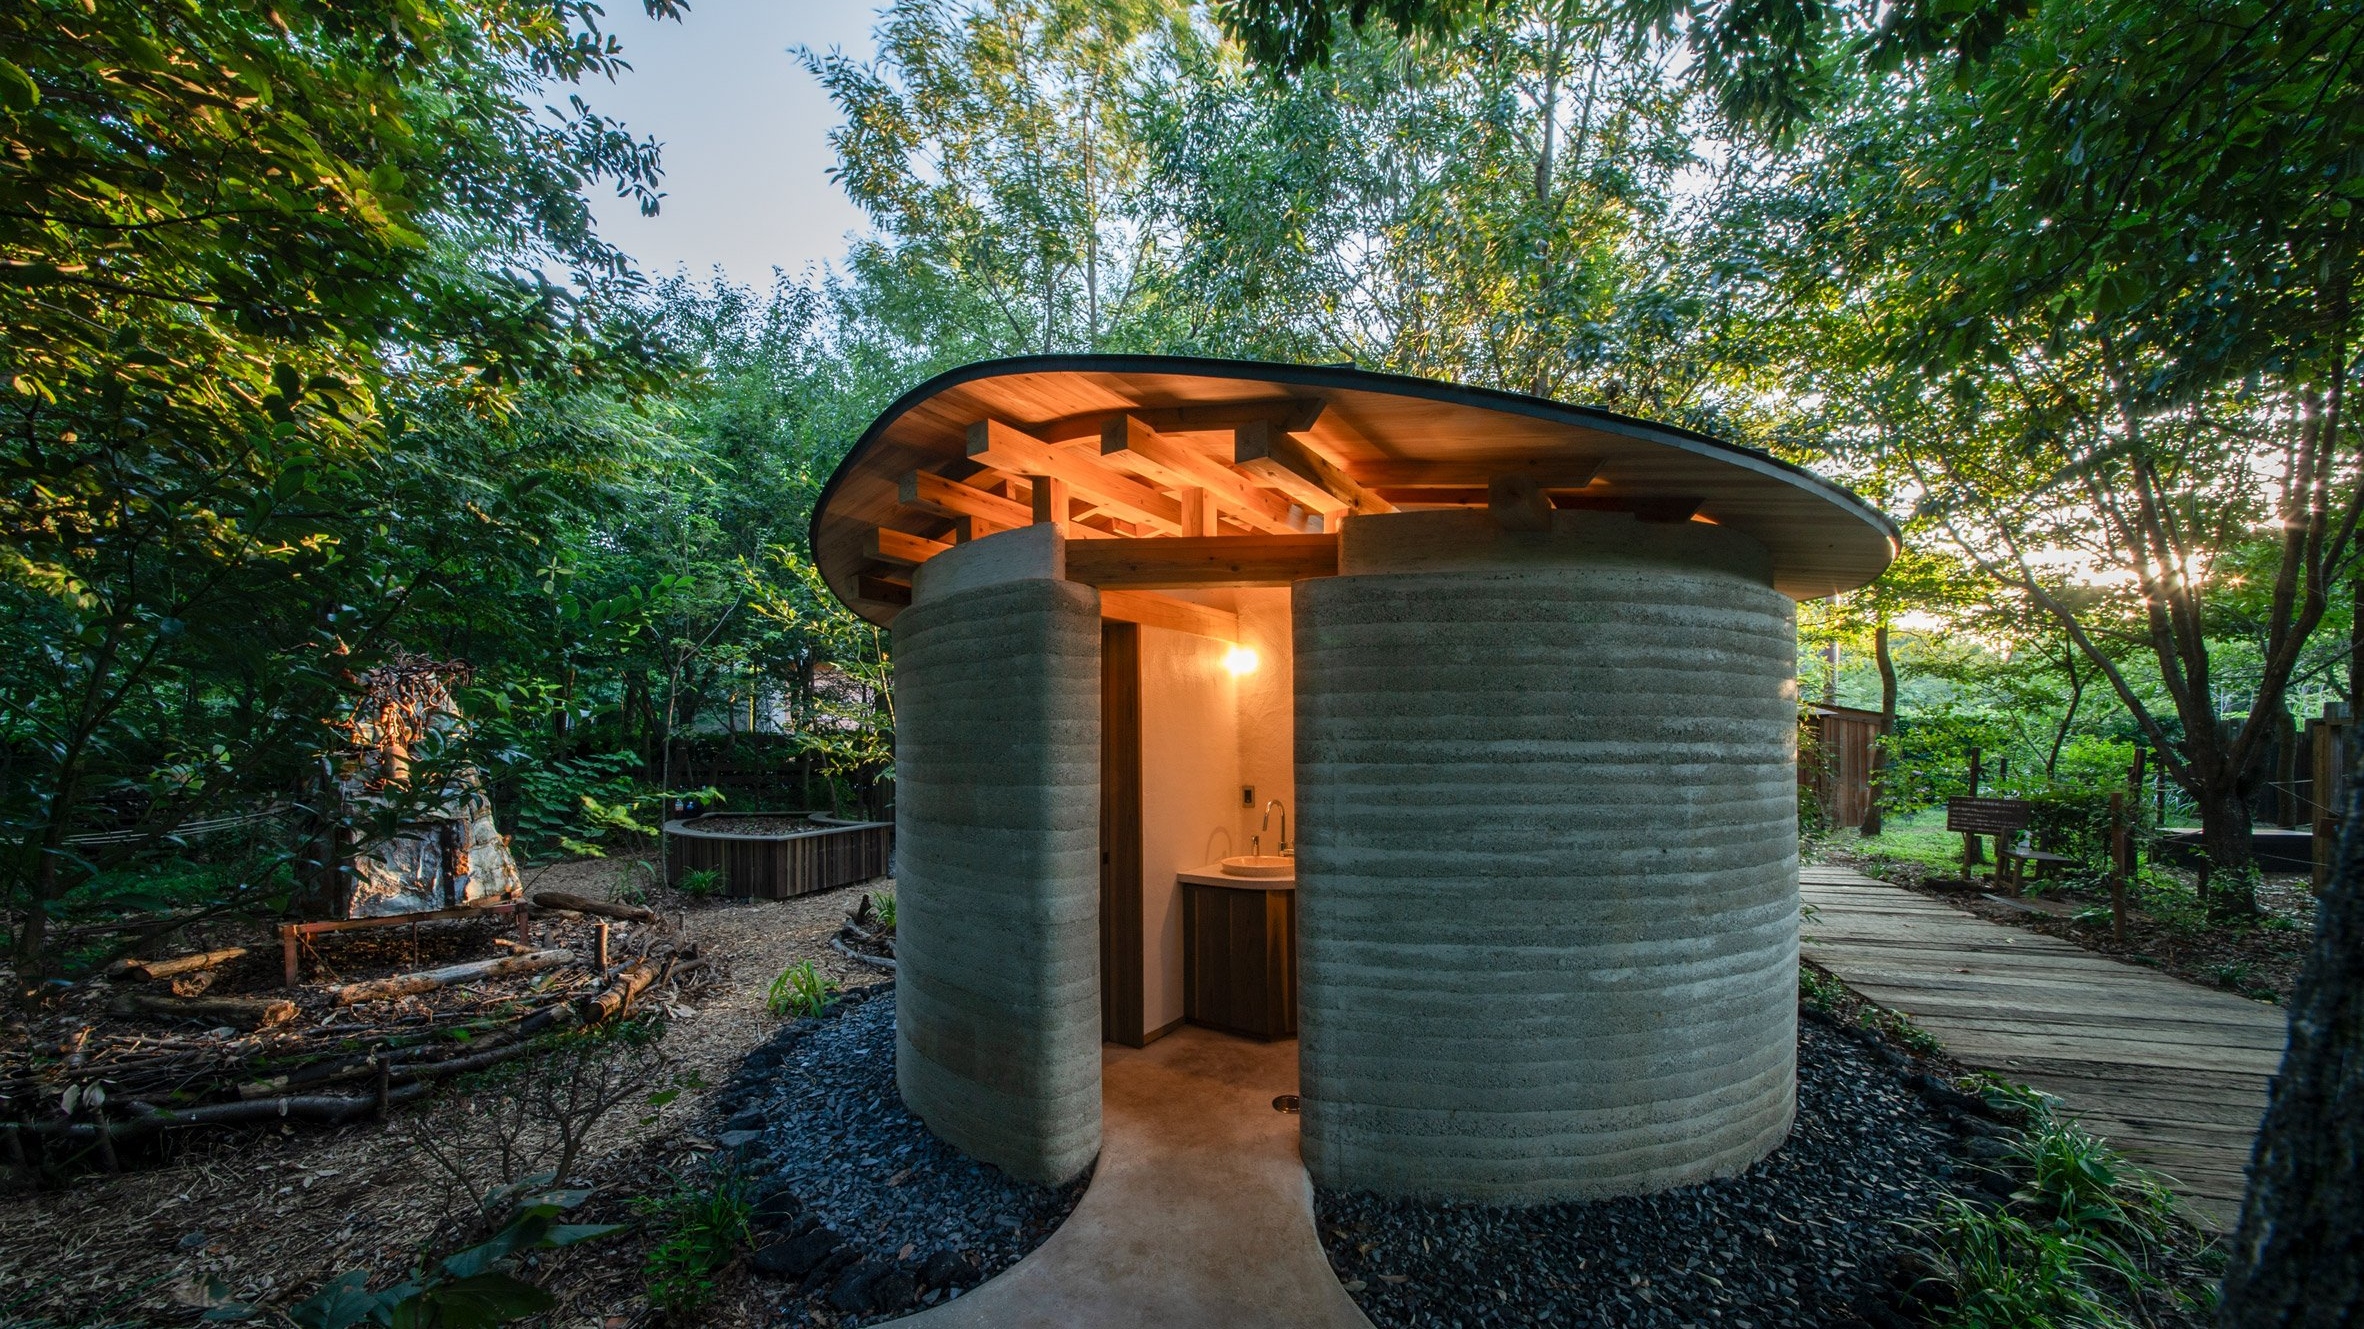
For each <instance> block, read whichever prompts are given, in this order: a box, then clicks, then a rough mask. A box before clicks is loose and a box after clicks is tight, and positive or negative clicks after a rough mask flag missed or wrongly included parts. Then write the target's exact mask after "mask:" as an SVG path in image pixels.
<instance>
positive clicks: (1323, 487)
mask: <svg viewBox="0 0 2364 1329" xmlns="http://www.w3.org/2000/svg"><path fill="white" fill-rule="evenodd" d="M1231 437H1232V454H1231V459H1232V461H1233V462H1235V463H1236V464H1237V465H1238V466H1239V468H1240V469H1241V470H1243V471H1246V472H1248V473H1250V474H1252V475H1254V476H1256V477H1257V478H1258V479H1260V480H1262V481H1264V482H1265V483H1267V484H1269V485H1271V486H1272V487H1274V488H1275V489H1278V490H1280V491H1281V492H1282V493H1285V494H1287V495H1288V496H1289V497H1290V498H1292V499H1294V500H1296V501H1297V502H1299V503H1301V504H1303V505H1305V506H1306V507H1308V508H1312V509H1314V510H1315V511H1317V512H1320V513H1322V514H1324V515H1325V516H1327V515H1328V514H1330V513H1333V512H1393V511H1395V504H1393V503H1390V502H1388V501H1387V500H1386V499H1384V498H1381V497H1379V496H1378V495H1377V494H1374V493H1372V492H1371V491H1370V490H1369V489H1366V488H1364V487H1363V486H1362V485H1360V484H1358V483H1356V482H1355V479H1354V477H1352V476H1350V475H1348V474H1347V473H1346V472H1345V471H1343V470H1340V469H1339V468H1338V467H1336V466H1335V465H1332V464H1331V463H1330V461H1329V460H1328V459H1327V458H1324V457H1321V456H1318V455H1316V454H1315V453H1314V452H1313V451H1312V450H1311V449H1309V448H1307V447H1306V446H1305V445H1304V444H1303V443H1301V442H1299V441H1298V440H1297V439H1296V438H1295V437H1293V436H1292V435H1290V434H1288V433H1285V432H1283V431H1282V430H1279V429H1276V428H1274V427H1273V426H1272V425H1271V424H1270V423H1269V422H1265V421H1255V422H1252V423H1249V424H1244V425H1241V426H1239V427H1238V428H1237V429H1234V430H1233V431H1232V435H1231Z"/></svg>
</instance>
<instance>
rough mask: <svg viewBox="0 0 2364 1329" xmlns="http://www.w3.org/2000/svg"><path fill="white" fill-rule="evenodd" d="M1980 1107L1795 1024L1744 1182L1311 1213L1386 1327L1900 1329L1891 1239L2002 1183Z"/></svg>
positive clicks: (1335, 1259)
mask: <svg viewBox="0 0 2364 1329" xmlns="http://www.w3.org/2000/svg"><path fill="white" fill-rule="evenodd" d="M1916 1086H1918V1087H1917V1088H1916ZM1971 1106H1972V1103H1971V1101H1970V1100H1969V1099H1968V1096H1967V1095H1960V1094H1956V1093H1953V1092H1952V1090H1951V1088H1950V1086H1945V1085H1943V1084H1941V1083H1939V1082H1938V1081H1936V1080H1935V1079H1933V1078H1931V1077H1929V1076H1928V1075H1926V1074H1925V1073H1921V1072H1916V1071H1915V1070H1914V1069H1913V1063H1912V1062H1911V1061H1910V1059H1909V1058H1906V1057H1904V1056H1902V1055H1901V1054H1899V1053H1897V1052H1896V1051H1895V1050H1894V1049H1892V1048H1889V1047H1887V1046H1885V1045H1882V1044H1880V1043H1879V1042H1878V1041H1877V1040H1876V1039H1875V1038H1873V1037H1872V1036H1870V1035H1868V1034H1865V1033H1863V1032H1862V1031H1860V1030H1853V1029H1847V1028H1845V1027H1841V1026H1834V1025H1832V1024H1827V1023H1824V1022H1822V1021H1820V1020H1819V1019H1814V1018H1801V1019H1800V1021H1799V1037H1798V1115H1797V1122H1796V1125H1795V1126H1794V1127H1793V1128H1792V1129H1791V1132H1790V1137H1789V1140H1788V1142H1787V1143H1786V1144H1784V1145H1783V1146H1782V1147H1781V1148H1780V1149H1778V1150H1776V1151H1775V1152H1774V1153H1773V1154H1772V1155H1771V1156H1770V1157H1768V1158H1766V1159H1764V1160H1763V1161H1761V1162H1759V1163H1757V1164H1756V1165H1755V1166H1754V1167H1751V1168H1750V1169H1748V1171H1746V1172H1744V1173H1742V1174H1741V1175H1739V1176H1737V1177H1732V1178H1728V1179H1725V1180H1721V1181H1713V1182H1707V1183H1703V1184H1701V1185H1696V1186H1686V1187H1683V1188H1681V1189H1679V1190H1672V1191H1664V1192H1661V1193H1659V1194H1656V1195H1646V1196H1636V1197H1632V1198H1628V1199H1620V1200H1608V1201H1601V1202H1597V1203H1592V1204H1552V1205H1539V1206H1535V1207H1532V1208H1507V1207H1502V1206H1486V1205H1470V1204H1440V1203H1429V1202H1421V1201H1411V1200H1401V1199H1388V1198H1381V1197H1377V1196H1372V1195H1367V1194H1339V1193H1334V1192H1330V1191H1327V1190H1324V1191H1319V1192H1317V1194H1316V1196H1315V1214H1316V1217H1317V1219H1318V1221H1319V1223H1320V1226H1321V1236H1322V1243H1323V1246H1324V1247H1325V1248H1326V1249H1327V1250H1328V1252H1329V1256H1330V1265H1331V1267H1332V1268H1333V1269H1335V1270H1336V1271H1337V1272H1338V1277H1339V1279H1340V1280H1341V1281H1342V1282H1343V1283H1344V1284H1345V1285H1346V1288H1347V1291H1348V1292H1350V1293H1351V1294H1352V1295H1353V1297H1354V1299H1355V1301H1356V1303H1357V1304H1358V1305H1360V1306H1361V1307H1362V1308H1363V1312H1364V1313H1365V1314H1366V1315H1368V1316H1370V1317H1371V1321H1372V1323H1373V1324H1374V1325H1377V1326H1379V1329H1415V1327H1416V1326H1417V1327H1418V1329H1447V1327H1450V1329H1478V1327H1479V1326H1495V1325H1506V1326H1507V1325H1535V1324H1567V1325H1617V1326H1627V1325H1632V1326H1659V1325H1664V1326H1677V1325H1683V1326H1688V1325H1715V1326H1730V1327H1731V1329H1743V1327H1744V1326H1775V1325H1780V1326H1790V1325H1795V1326H1816V1327H1820V1326H1845V1325H1854V1324H1860V1323H1864V1322H1867V1321H1868V1322H1869V1323H1871V1324H1873V1325H1877V1326H1882V1327H1883V1329H1884V1327H1885V1326H1889V1325H1892V1324H1897V1323H1900V1322H1901V1317H1900V1316H1898V1315H1897V1314H1896V1312H1895V1311H1894V1309H1892V1306H1893V1302H1892V1300H1891V1277H1892V1272H1891V1271H1892V1270H1893V1269H1894V1268H1895V1264H1894V1261H1895V1258H1896V1255H1897V1252H1898V1249H1899V1238H1900V1236H1901V1235H1902V1234H1901V1233H1900V1231H1899V1227H1898V1224H1899V1223H1900V1222H1909V1221H1911V1220H1914V1219H1919V1218H1924V1217H1928V1216H1930V1215H1932V1214H1933V1213H1934V1212H1935V1210H1936V1207H1937V1204H1936V1202H1937V1197H1938V1195H1939V1194H1940V1193H1941V1192H1942V1191H1945V1190H1949V1189H1950V1190H1972V1189H1976V1188H1977V1187H1979V1186H1980V1185H1982V1184H1985V1185H1990V1186H1991V1185H1993V1184H1995V1183H1993V1182H1990V1181H1987V1180H1986V1179H1987V1178H1989V1177H1991V1176H1992V1175H1993V1174H1990V1173H1986V1172H1985V1171H1984V1169H1981V1168H1978V1167H1976V1166H1975V1164H1973V1163H1971V1162H1969V1161H1968V1160H1969V1159H1970V1158H1971V1157H1973V1156H1978V1155H1981V1154H1985V1155H1992V1154H1994V1153H1997V1152H1999V1150H1998V1148H1997V1146H1996V1143H1995V1141H1994V1140H1992V1139H1987V1138H1980V1137H1985V1136H1988V1135H1991V1134H1992V1133H1993V1128H1991V1127H1989V1126H1987V1125H1986V1123H1984V1122H1982V1121H1979V1120H1976V1119H1975V1117H1974V1116H1971V1115H1964V1112H1963V1109H1965V1108H1969V1107H1971ZM1964 1136H1968V1137H1971V1138H1969V1139H1967V1140H1965V1139H1964V1138H1963V1137H1964Z"/></svg>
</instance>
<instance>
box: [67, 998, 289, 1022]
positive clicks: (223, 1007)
mask: <svg viewBox="0 0 2364 1329" xmlns="http://www.w3.org/2000/svg"><path fill="white" fill-rule="evenodd" d="M110 1005H112V1006H113V1007H114V1009H115V1010H116V1011H117V1012H118V1013H120V1014H124V1015H135V1014H142V1013H145V1014H148V1015H176V1016H181V1017H184V1018H186V1019H192V1020H217V1021H223V1022H226V1023H232V1024H243V1025H246V1026H247V1027H249V1028H253V1029H266V1028H269V1027H270V1026H272V1025H275V1024H285V1023H286V1022H288V1021H289V1020H292V1019H294V1018H295V1017H296V1004H295V1003H294V1002H292V1001H289V1000H287V999H286V998H285V997H165V996H156V995H151V994H149V993H145V992H127V993H125V994H123V995H122V996H120V997H117V998H116V999H115V1000H114V1001H113V1002H111V1003H110Z"/></svg>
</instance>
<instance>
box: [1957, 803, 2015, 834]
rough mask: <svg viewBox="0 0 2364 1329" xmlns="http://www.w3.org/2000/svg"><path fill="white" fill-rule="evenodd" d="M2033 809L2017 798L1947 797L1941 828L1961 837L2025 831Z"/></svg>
mask: <svg viewBox="0 0 2364 1329" xmlns="http://www.w3.org/2000/svg"><path fill="white" fill-rule="evenodd" d="M2034 815H2035V807H2034V805H2033V804H2031V803H2029V802H2028V801H2027V800H2025V799H2019V798H1949V799H1947V800H1945V828H1946V829H1947V830H1949V831H1958V832H1960V833H1961V834H1963V835H2009V834H2010V833H2011V832H2013V831H2023V830H2026V829H2027V824H2028V821H2029V820H2030V819H2031V818H2032V817H2033V816H2034Z"/></svg>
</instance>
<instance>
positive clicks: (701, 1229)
mask: <svg viewBox="0 0 2364 1329" xmlns="http://www.w3.org/2000/svg"><path fill="white" fill-rule="evenodd" d="M632 1209H633V1212H634V1213H637V1214H639V1215H640V1216H641V1217H642V1218H644V1219H646V1220H647V1222H648V1225H649V1230H650V1232H651V1233H652V1234H653V1235H654V1236H655V1237H656V1239H657V1240H656V1244H655V1245H653V1246H651V1247H650V1248H649V1252H648V1256H647V1258H646V1259H645V1260H643V1261H642V1263H641V1274H642V1277H643V1278H644V1279H646V1281H647V1284H648V1300H649V1304H650V1305H651V1306H654V1307H656V1308H657V1309H658V1310H659V1311H661V1312H663V1313H664V1314H665V1316H666V1317H667V1318H668V1319H676V1320H678V1319H682V1318H685V1317H687V1316H689V1315H692V1314H694V1313H695V1312H697V1311H698V1310H700V1309H701V1308H703V1307H704V1306H705V1305H706V1303H708V1302H710V1301H712V1300H713V1299H714V1275H715V1273H716V1272H717V1271H719V1270H720V1269H721V1268H722V1267H723V1266H724V1265H726V1264H729V1263H730V1261H731V1256H732V1254H733V1253H734V1252H735V1251H737V1249H738V1247H739V1243H741V1242H743V1241H745V1240H746V1239H747V1224H748V1220H749V1219H750V1218H751V1217H752V1216H753V1215H754V1212H755V1206H754V1204H753V1203H752V1202H751V1201H750V1200H749V1199H748V1196H747V1185H746V1182H745V1180H744V1179H743V1178H741V1177H740V1176H739V1175H738V1174H737V1173H734V1172H716V1173H714V1174H712V1175H710V1176H709V1177H708V1178H707V1179H706V1181H705V1183H704V1184H703V1185H700V1184H697V1183H696V1182H693V1181H690V1180H686V1179H683V1178H679V1177H676V1178H675V1180H674V1185H673V1188H672V1189H671V1190H670V1191H667V1192H665V1193H664V1194H661V1195H644V1196H640V1197H638V1198H637V1199H635V1200H633V1202H632Z"/></svg>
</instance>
